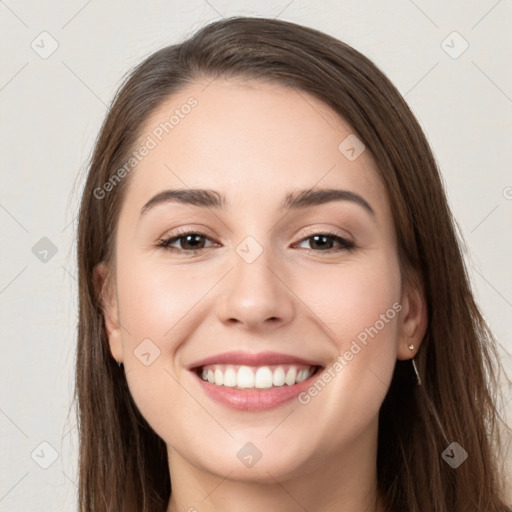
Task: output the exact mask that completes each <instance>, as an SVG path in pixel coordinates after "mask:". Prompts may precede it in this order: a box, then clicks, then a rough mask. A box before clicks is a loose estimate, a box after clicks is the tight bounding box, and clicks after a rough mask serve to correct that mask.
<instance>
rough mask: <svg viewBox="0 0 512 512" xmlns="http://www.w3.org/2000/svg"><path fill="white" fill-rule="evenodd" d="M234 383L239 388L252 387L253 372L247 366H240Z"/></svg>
mask: <svg viewBox="0 0 512 512" xmlns="http://www.w3.org/2000/svg"><path fill="white" fill-rule="evenodd" d="M236 383H237V385H238V387H239V388H253V387H254V373H252V370H251V369H250V368H249V367H248V366H240V368H238V373H237V375H236Z"/></svg>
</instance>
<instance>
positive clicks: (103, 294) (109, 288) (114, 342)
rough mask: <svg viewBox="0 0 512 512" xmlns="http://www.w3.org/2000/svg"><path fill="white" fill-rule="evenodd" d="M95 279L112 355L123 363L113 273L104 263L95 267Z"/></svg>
mask: <svg viewBox="0 0 512 512" xmlns="http://www.w3.org/2000/svg"><path fill="white" fill-rule="evenodd" d="M93 278H94V285H95V289H96V296H97V297H98V300H99V302H100V305H101V308H102V310H103V320H104V325H105V331H106V334H107V338H108V343H109V346H110V353H111V354H112V357H113V358H114V359H115V360H116V361H119V362H122V361H123V345H122V338H121V325H120V323H119V320H118V308H117V294H116V291H115V286H114V280H113V279H112V276H111V271H110V270H109V269H108V267H107V265H106V264H105V263H104V262H101V263H99V264H98V265H96V267H94V271H93Z"/></svg>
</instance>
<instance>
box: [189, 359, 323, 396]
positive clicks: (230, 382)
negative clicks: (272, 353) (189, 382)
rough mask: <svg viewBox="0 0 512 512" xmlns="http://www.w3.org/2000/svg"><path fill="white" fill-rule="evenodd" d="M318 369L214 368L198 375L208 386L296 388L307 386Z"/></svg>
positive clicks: (289, 366) (208, 367)
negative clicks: (297, 385)
mask: <svg viewBox="0 0 512 512" xmlns="http://www.w3.org/2000/svg"><path fill="white" fill-rule="evenodd" d="M321 368H322V367H321V366H317V365H299V364H282V365H268V366H246V365H233V364H211V365H205V366H200V367H198V368H196V369H195V370H194V371H195V373H196V375H197V376H198V377H199V378H201V379H202V380H203V381H204V382H208V383H209V384H213V385H214V386H223V387H227V388H232V389H238V390H245V389H261V390H263V389H271V388H280V387H284V386H294V385H295V384H299V383H301V382H304V381H306V380H308V379H310V378H311V377H313V376H314V375H316V374H317V373H318V372H319V371H320V370H321Z"/></svg>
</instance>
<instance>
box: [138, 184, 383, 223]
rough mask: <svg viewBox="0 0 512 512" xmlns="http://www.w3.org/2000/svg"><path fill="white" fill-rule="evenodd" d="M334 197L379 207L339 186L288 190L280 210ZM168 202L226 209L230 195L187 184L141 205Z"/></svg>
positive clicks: (319, 203) (367, 207) (364, 205)
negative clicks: (184, 187)
mask: <svg viewBox="0 0 512 512" xmlns="http://www.w3.org/2000/svg"><path fill="white" fill-rule="evenodd" d="M331 201H349V202H352V203H354V204H357V205H359V206H361V207H363V208H364V209H365V210H366V211H367V212H368V213H369V214H370V215H371V216H372V217H375V211H374V210H373V208H372V207H371V206H370V204H369V203H368V202H367V201H366V200H365V199H364V198H363V197H361V196H360V195H359V194H356V193H355V192H351V191H349V190H341V189H335V188H323V189H316V190H313V189H303V190H295V191H293V192H290V193H288V194H287V195H286V196H285V198H284V201H283V202H282V204H281V206H280V210H297V209H302V208H308V207H311V206H317V205H321V204H325V203H329V202H331ZM164 203H180V204H186V205H193V206H198V207H201V208H214V209H222V208H224V207H225V206H226V198H225V197H224V196H223V195H222V194H220V193H219V192H217V191H215V190H209V189H199V188H186V189H169V190H164V191H163V192H159V193H158V194H156V195H155V196H153V197H152V198H151V199H150V200H149V201H148V202H147V203H146V204H145V205H144V206H143V207H142V209H141V215H143V214H145V213H146V212H148V211H149V210H151V209H152V208H154V207H155V206H157V205H160V204H164Z"/></svg>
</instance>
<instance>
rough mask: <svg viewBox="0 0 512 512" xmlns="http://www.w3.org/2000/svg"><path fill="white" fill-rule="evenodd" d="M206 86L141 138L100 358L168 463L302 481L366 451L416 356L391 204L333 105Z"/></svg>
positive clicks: (221, 83)
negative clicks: (124, 385)
mask: <svg viewBox="0 0 512 512" xmlns="http://www.w3.org/2000/svg"><path fill="white" fill-rule="evenodd" d="M205 86H206V84H204V83H201V84H199V83H198V84H196V85H193V86H189V87H188V88H187V89H185V90H183V91H182V92H180V93H179V94H175V95H173V96H172V97H171V98H169V99H168V100H167V101H166V103H165V104H164V105H162V106H161V107H160V108H159V109H158V110H157V111H156V112H155V113H154V114H153V115H152V116H151V118H150V119H149V120H148V122H147V124H146V126H145V128H144V131H143V134H142V136H141V139H140V140H141V144H143V143H145V144H146V145H147V146H148V147H150V149H149V151H148V152H147V154H146V156H144V158H143V159H142V160H141V162H140V163H138V165H137V166H136V168H135V169H134V170H133V171H131V174H130V176H129V180H130V181H129V184H128V187H127V189H126V191H125V196H124V200H123V205H122V208H121V211H120V215H119V221H118V228H117V232H116V240H115V242H116V250H115V275H114V276H113V277H114V278H115V279H114V285H113V286H112V287H111V289H110V290H109V293H107V299H106V300H105V305H106V309H107V313H106V327H107V333H108V337H109V343H110V348H111V351H112V355H113V356H114V357H115V358H116V359H117V360H119V361H123V363H124V367H125V372H126V378H127V381H128V385H129V389H130V392H131V393H132V395H133V399H134V401H135V403H136V404H137V407H138V408H139V410H140V412H141V414H142V415H143V416H144V417H145V418H146V420H147V421H148V423H149V424H150V425H151V427H152V428H153V429H154V430H155V432H156V433H157V434H158V435H159V436H160V437H161V438H162V439H163V440H164V441H165V442H166V444H167V446H168V451H169V459H170V464H171V466H172V465H173V464H176V465H178V463H179V461H181V463H186V464H189V465H191V466H192V467H194V468H195V469H196V470H198V471H201V470H202V471H207V472H209V473H212V474H215V475H222V476H225V475H226V474H228V473H230V472H231V478H235V479H260V480H265V479H269V478H270V477H269V473H270V474H272V475H273V477H275V478H278V479H279V478H284V477H291V476H294V475H300V474H307V473H308V472H311V471H314V470H317V469H318V468H319V467H320V466H321V465H322V464H325V462H326V461H328V460H332V459H335V458H336V457H338V456H342V455H343V456H350V455H351V454H352V455H353V456H354V457H355V456H356V455H357V454H361V453H363V452H364V450H365V447H368V446H374V443H375V441H376V436H377V427H378V422H377V418H378V412H379V408H380V406H381V404H382V401H383V399H384V397H385V394H386V392H387V389H388V386H389V384H390V381H391V377H392V374H393V369H394V365H395V362H396V359H397V358H402V359H405V358H408V357H412V355H413V354H410V351H409V349H408V348H407V346H408V345H409V344H410V342H411V333H413V331H414V325H415V324H416V323H417V321H416V317H415V307H414V300H412V299H411V297H412V295H409V294H407V293H406V291H405V290H406V288H405V287H404V286H402V285H403V284H404V283H402V282H401V277H400V266H399V261H398V256H397V248H396V234H395V231H394V225H393V221H392V216H391V210H390V205H389V203H388V199H387V197H386V194H385V190H384V187H383V185H382V183H381V181H380V179H379V177H378V174H377V172H376V167H375V162H374V161H373V160H372V157H371V155H370V154H369V151H367V150H363V151H362V152H361V153H360V151H361V149H362V146H361V145H360V142H358V141H357V140H356V139H354V135H353V133H352V130H351V127H350V126H349V125H348V124H347V123H346V122H344V121H343V120H342V119H340V118H339V116H337V114H336V113H335V112H334V111H333V110H331V109H330V108H329V107H328V106H327V105H325V104H323V103H322V102H320V101H319V100H317V99H315V98H314V97H312V96H310V95H308V94H306V93H304V92H299V91H296V90H293V89H289V88H285V87H284V86H278V85H275V84H273V85H270V84H267V83H263V82H251V83H249V82H246V81H240V80H238V81H235V80H229V81H227V80H217V81H214V82H212V83H211V84H210V85H209V86H207V87H206V88H205ZM190 98H193V100H191V99H190ZM187 104H188V105H191V108H186V107H184V106H185V105H187ZM192 105H193V106H192ZM173 113H174V114H175V118H174V119H173V120H171V122H170V123H169V119H170V117H171V116H172V115H173ZM165 123H167V124H165ZM347 137H350V138H349V139H347ZM150 140H151V141H152V142H150ZM144 141H145V142H144ZM351 148H353V149H354V150H351ZM358 153H360V154H358ZM125 179H127V178H125ZM196 189H205V190H208V191H210V192H212V194H213V196H212V198H211V200H210V199H209V202H207V203H206V205H205V204H202V203H204V199H205V198H207V195H206V194H204V193H203V194H202V195H201V194H199V196H198V195H197V194H196V196H193V194H192V193H191V191H193V190H196ZM327 189H332V190H337V191H342V192H337V193H331V195H329V194H324V195H323V196H322V195H321V194H318V193H316V192H319V191H321V190H327ZM170 190H181V191H185V192H186V193H188V196H183V197H181V199H180V198H179V197H178V195H177V194H174V195H173V194H170V193H167V194H162V192H165V191H170ZM301 191H309V194H310V195H309V196H308V195H307V194H306V195H304V193H303V194H302V195H301ZM312 192H314V193H316V194H311V193H312ZM187 197H188V199H189V200H187ZM194 197H195V199H194ZM198 197H199V199H198ZM191 198H192V199H191ZM201 198H202V199H203V202H201V201H200V199H201ZM219 198H222V201H219V203H220V204H216V199H219ZM287 199H288V202H287V201H286V200H287ZM301 199H302V201H301ZM103 200H108V198H106V199H103ZM290 203H294V204H290ZM97 271H98V273H99V275H100V276H103V277H104V276H105V272H106V267H105V266H103V265H100V266H99V267H98V269H97ZM416 316H417V315H416ZM411 326H412V327H411ZM416 348H417V346H416ZM203 378H204V379H206V380H203ZM254 461H256V463H254Z"/></svg>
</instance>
